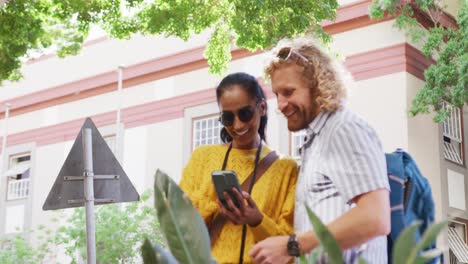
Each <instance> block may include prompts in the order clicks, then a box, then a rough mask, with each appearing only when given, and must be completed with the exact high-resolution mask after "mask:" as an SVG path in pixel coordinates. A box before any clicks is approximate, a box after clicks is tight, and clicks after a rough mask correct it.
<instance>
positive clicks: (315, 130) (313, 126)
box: [307, 111, 331, 135]
mask: <svg viewBox="0 0 468 264" xmlns="http://www.w3.org/2000/svg"><path fill="white" fill-rule="evenodd" d="M330 115H331V113H330V112H327V111H321V112H320V113H319V114H318V115H317V117H315V118H314V120H312V122H310V124H309V126H308V127H307V135H312V134H319V133H320V131H321V130H322V128H323V127H324V126H325V123H326V122H327V120H328V118H329V117H330Z"/></svg>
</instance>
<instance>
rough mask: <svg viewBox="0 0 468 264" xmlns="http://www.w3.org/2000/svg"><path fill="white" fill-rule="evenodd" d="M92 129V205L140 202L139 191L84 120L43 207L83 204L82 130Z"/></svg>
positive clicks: (53, 207) (94, 127) (102, 141)
mask: <svg viewBox="0 0 468 264" xmlns="http://www.w3.org/2000/svg"><path fill="white" fill-rule="evenodd" d="M85 128H89V129H91V133H92V145H93V172H94V175H95V178H94V198H95V204H108V203H120V202H130V201H138V200H140V196H139V195H138V192H137V191H136V190H135V187H133V185H132V183H131V182H130V180H129V179H128V177H127V174H125V172H124V170H123V169H122V167H121V166H120V164H119V162H118V160H117V159H116V158H115V156H114V154H113V153H112V151H111V149H110V148H109V146H108V145H107V143H106V141H105V140H104V139H103V138H102V136H101V134H100V133H99V131H98V129H97V128H96V126H95V125H94V123H93V121H91V119H90V118H86V121H85V122H84V124H83V126H82V127H81V129H80V132H79V133H78V136H77V137H76V140H75V143H73V147H72V148H71V150H70V153H69V154H68V157H67V159H66V160H65V163H64V164H63V166H62V169H61V170H60V173H59V175H58V176H57V179H56V180H55V183H54V185H53V186H52V189H51V191H50V193H49V195H48V196H47V199H46V201H45V203H44V206H43V207H42V209H43V210H56V209H63V208H71V207H80V206H83V205H84V187H83V182H84V181H83V180H82V176H83V172H84V161H83V142H82V134H81V131H82V130H83V129H85Z"/></svg>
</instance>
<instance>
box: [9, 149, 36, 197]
mask: <svg viewBox="0 0 468 264" xmlns="http://www.w3.org/2000/svg"><path fill="white" fill-rule="evenodd" d="M23 157H29V159H28V162H27V164H28V165H29V168H28V169H26V170H25V171H24V172H23V173H21V175H22V174H24V173H26V172H27V171H29V174H30V175H29V176H28V178H24V179H18V178H17V177H18V175H19V174H17V175H16V179H12V178H13V176H7V177H6V178H7V179H6V186H5V187H6V190H5V200H6V201H7V202H11V201H17V200H26V199H29V197H30V196H31V190H30V189H31V167H32V164H31V160H32V153H31V152H21V153H15V154H12V155H9V156H8V163H7V165H8V166H7V168H8V170H9V169H12V168H14V167H15V166H18V165H19V164H21V163H22V162H24V161H20V162H15V164H14V165H13V164H12V162H13V161H14V160H15V159H20V158H23ZM26 179H28V181H27V191H26V192H27V195H23V196H19V197H10V195H9V194H10V183H11V182H18V181H20V180H26Z"/></svg>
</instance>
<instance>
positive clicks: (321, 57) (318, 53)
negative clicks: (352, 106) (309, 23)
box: [265, 38, 346, 112]
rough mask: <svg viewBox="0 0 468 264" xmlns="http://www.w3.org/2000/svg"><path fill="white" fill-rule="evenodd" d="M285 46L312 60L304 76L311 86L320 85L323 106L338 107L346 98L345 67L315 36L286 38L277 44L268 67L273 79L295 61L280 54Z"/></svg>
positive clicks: (329, 109)
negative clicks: (322, 47) (312, 37)
mask: <svg viewBox="0 0 468 264" xmlns="http://www.w3.org/2000/svg"><path fill="white" fill-rule="evenodd" d="M283 48H290V49H291V50H292V51H293V52H296V53H298V54H300V55H302V57H305V58H306V59H307V60H308V62H306V63H305V64H304V66H303V68H304V70H303V71H302V77H303V79H304V80H305V81H306V83H307V85H308V86H309V88H310V89H313V88H315V87H317V90H318V91H317V92H318V95H317V97H316V98H315V100H316V103H317V104H318V106H319V107H320V109H321V110H325V111H329V112H333V111H335V110H337V109H338V108H339V107H340V105H341V104H342V102H343V101H344V99H345V98H346V89H345V85H344V78H343V75H344V74H345V71H344V69H343V67H341V66H340V65H338V64H337V63H335V62H334V61H333V60H332V58H331V57H330V56H329V55H328V54H327V53H325V52H324V51H322V50H321V48H320V47H319V46H318V45H317V44H315V42H314V41H313V40H312V39H311V38H297V39H293V40H290V39H283V40H281V41H280V42H278V44H277V45H276V47H275V48H273V50H272V52H271V57H270V60H269V62H268V63H267V65H266V67H265V74H266V76H267V78H269V79H270V80H271V76H272V74H273V73H274V72H275V71H276V70H277V69H280V68H283V67H286V66H287V65H289V64H290V63H291V61H288V60H282V59H280V58H278V56H277V54H278V52H279V51H280V50H281V49H283ZM300 66H302V65H300Z"/></svg>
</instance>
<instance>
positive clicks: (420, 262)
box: [414, 248, 444, 264]
mask: <svg viewBox="0 0 468 264" xmlns="http://www.w3.org/2000/svg"><path fill="white" fill-rule="evenodd" d="M443 253H444V251H443V250H442V249H440V248H434V249H431V250H427V251H424V252H423V253H421V255H419V256H417V257H416V259H415V260H414V264H426V263H428V262H430V261H431V260H433V259H434V258H436V257H438V256H440V255H442V254H443Z"/></svg>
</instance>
